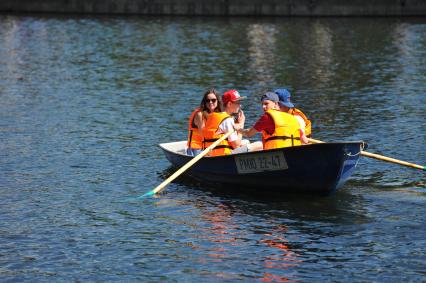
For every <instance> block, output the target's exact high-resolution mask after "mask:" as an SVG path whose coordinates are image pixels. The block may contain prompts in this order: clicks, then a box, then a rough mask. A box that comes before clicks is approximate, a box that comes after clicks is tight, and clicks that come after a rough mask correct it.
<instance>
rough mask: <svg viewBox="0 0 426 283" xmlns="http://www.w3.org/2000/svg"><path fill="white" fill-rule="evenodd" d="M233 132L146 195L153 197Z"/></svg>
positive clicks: (225, 135) (226, 135)
mask: <svg viewBox="0 0 426 283" xmlns="http://www.w3.org/2000/svg"><path fill="white" fill-rule="evenodd" d="M233 132H234V131H231V132H227V133H226V134H224V135H223V136H222V137H221V138H220V139H218V140H217V141H215V142H214V143H212V144H211V145H210V146H209V147H207V148H206V149H205V150H203V151H202V152H201V153H200V154H198V155H197V156H195V157H194V158H192V159H191V161H189V162H188V163H186V164H185V165H184V166H182V167H181V168H180V169H179V170H177V171H176V172H175V173H173V174H172V175H171V176H170V177H169V178H167V179H166V180H164V181H163V182H162V183H161V184H160V185H158V186H157V187H156V188H154V189H153V190H152V191H150V192H149V193H147V195H154V194H156V193H158V192H159V191H161V190H162V189H163V188H164V187H165V186H167V185H168V184H169V183H170V182H172V181H173V180H174V179H176V178H177V177H178V176H179V175H180V174H182V173H183V172H185V171H186V170H187V169H188V168H189V167H191V166H192V165H193V164H194V163H195V162H197V161H198V160H200V159H201V158H203V157H204V156H205V155H207V154H208V153H209V152H210V151H211V150H212V149H213V148H215V147H216V146H217V145H218V144H219V143H221V142H222V141H223V140H225V139H227V138H228V137H229V136H230V135H231V134H232V133H233Z"/></svg>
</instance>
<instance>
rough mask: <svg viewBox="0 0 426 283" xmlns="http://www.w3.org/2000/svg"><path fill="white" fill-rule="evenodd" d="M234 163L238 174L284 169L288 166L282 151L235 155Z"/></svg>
mask: <svg viewBox="0 0 426 283" xmlns="http://www.w3.org/2000/svg"><path fill="white" fill-rule="evenodd" d="M235 164H236V165H237V171H238V174H248V173H257V172H264V171H276V170H285V169H287V168H288V165H287V162H286V160H285V157H284V153H283V152H281V151H278V152H262V153H256V154H248V155H236V156H235Z"/></svg>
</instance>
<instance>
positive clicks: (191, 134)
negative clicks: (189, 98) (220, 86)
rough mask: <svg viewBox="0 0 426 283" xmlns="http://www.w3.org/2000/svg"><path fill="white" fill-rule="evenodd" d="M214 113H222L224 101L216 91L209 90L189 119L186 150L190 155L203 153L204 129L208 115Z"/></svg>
mask: <svg viewBox="0 0 426 283" xmlns="http://www.w3.org/2000/svg"><path fill="white" fill-rule="evenodd" d="M213 112H222V101H221V100H220V95H219V94H218V92H217V91H216V90H215V89H209V90H207V91H206V92H205V93H204V95H203V99H202V100H201V103H200V107H197V108H196V109H195V110H194V111H193V112H192V114H191V116H190V117H189V123H188V143H187V146H188V148H187V150H186V153H187V154H188V155H190V156H196V155H197V154H200V153H201V152H202V151H203V134H202V129H203V127H204V124H205V121H206V119H207V116H208V114H210V113H213Z"/></svg>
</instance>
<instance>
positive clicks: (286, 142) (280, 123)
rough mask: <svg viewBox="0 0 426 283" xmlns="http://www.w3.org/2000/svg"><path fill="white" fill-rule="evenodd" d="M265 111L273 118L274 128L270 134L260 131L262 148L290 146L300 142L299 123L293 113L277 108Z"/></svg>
mask: <svg viewBox="0 0 426 283" xmlns="http://www.w3.org/2000/svg"><path fill="white" fill-rule="evenodd" d="M266 113H267V114H268V115H269V116H271V118H272V120H274V124H275V130H274V132H273V133H271V134H268V133H267V132H266V131H262V142H263V148H264V149H273V148H282V147H290V146H297V145H301V144H302V143H301V141H300V131H299V130H300V125H299V122H298V121H297V119H296V118H295V117H294V116H293V115H291V114H288V113H286V112H281V111H278V110H267V111H266Z"/></svg>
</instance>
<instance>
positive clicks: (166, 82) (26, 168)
mask: <svg viewBox="0 0 426 283" xmlns="http://www.w3.org/2000/svg"><path fill="white" fill-rule="evenodd" d="M209 87H216V88H217V89H218V90H219V91H221V92H223V91H225V90H227V89H230V88H236V89H238V90H239V91H240V93H241V94H242V95H246V96H248V99H247V100H246V101H245V102H244V105H243V107H244V110H245V113H246V117H247V126H250V125H251V124H253V123H254V122H255V121H256V119H257V117H259V116H260V115H261V113H262V111H261V108H260V105H259V102H258V100H259V97H260V95H261V94H262V92H264V91H265V90H268V89H270V88H277V87H288V88H290V90H291V91H292V93H293V97H292V99H293V101H294V102H295V103H296V105H297V106H298V107H300V108H301V109H303V111H304V112H305V113H306V114H307V115H308V116H309V117H310V118H311V119H312V121H313V132H314V137H315V138H318V139H321V140H325V141H341V140H365V141H367V142H368V143H369V149H368V150H369V151H371V152H375V153H379V154H384V155H387V156H390V157H394V158H397V159H402V160H406V161H410V162H414V163H418V164H423V165H425V164H426V153H425V150H424V148H425V136H426V135H425V133H426V126H425V122H424V121H425V114H424V113H425V105H426V22H425V21H424V19H416V18H407V19H397V18H391V19H386V18H379V19H375V18H367V19H361V18H320V19H315V18H291V19H284V18H263V19H257V18H230V19H227V18H180V17H176V18H150V17H77V16H12V15H1V16H0V279H1V281H10V282H15V281H19V282H22V281H27V282H30V281H31V282H34V281H151V282H158V281H166V282H196V281H202V282H217V281H227V282H237V281H240V282H284V281H290V282H321V281H326V282H343V281H351V282H365V281H377V282H400V281H401V280H402V279H404V280H405V281H409V282H421V281H425V275H426V274H425V271H424V270H426V264H425V262H426V261H425V260H426V258H425V252H426V248H425V246H426V240H425V239H426V233H425V229H424V226H425V220H426V217H425V215H426V213H425V212H426V210H425V204H426V198H425V182H426V178H425V174H424V173H423V172H422V171H418V170H414V169H410V168H405V167H401V166H398V165H393V164H389V163H384V162H380V161H376V160H372V159H368V158H361V160H360V162H359V165H358V168H357V170H356V171H355V174H354V175H353V177H352V178H351V180H350V181H349V182H348V183H347V184H346V185H345V187H344V189H343V190H342V191H340V192H338V193H336V194H335V195H333V196H330V197H315V196H304V195H284V196H282V197H280V198H276V197H270V196H268V194H267V193H264V194H258V195H244V194H232V193H230V192H229V191H231V189H232V188H229V191H223V190H219V189H218V188H215V187H209V186H206V185H203V184H199V183H196V182H193V181H191V180H188V179H187V178H179V179H178V180H177V181H176V182H173V183H172V184H170V185H169V186H168V187H167V188H166V189H165V191H164V193H163V194H161V195H160V196H159V197H158V198H149V199H145V200H129V198H132V197H136V196H139V195H141V194H143V193H145V192H147V191H149V190H150V189H152V188H154V187H155V186H157V185H158V184H159V183H161V182H162V181H163V180H164V179H165V178H166V177H167V176H169V175H170V174H171V173H172V172H174V170H175V169H173V168H170V164H169V163H168V162H167V160H166V159H165V158H164V156H163V155H162V153H161V151H160V149H159V148H158V147H157V144H158V143H160V142H168V141H175V140H182V139H185V138H186V125H187V117H188V116H189V114H190V112H191V111H192V109H194V108H195V107H196V106H197V104H198V103H199V101H200V99H201V95H202V93H203V92H204V91H205V90H206V89H207V88H209Z"/></svg>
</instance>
